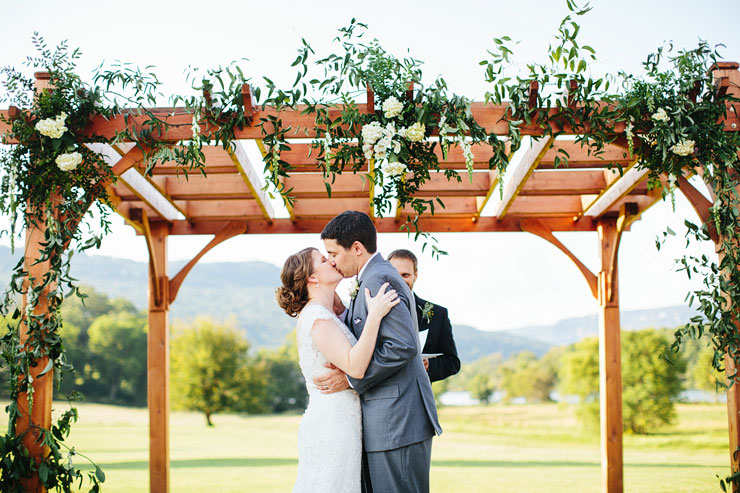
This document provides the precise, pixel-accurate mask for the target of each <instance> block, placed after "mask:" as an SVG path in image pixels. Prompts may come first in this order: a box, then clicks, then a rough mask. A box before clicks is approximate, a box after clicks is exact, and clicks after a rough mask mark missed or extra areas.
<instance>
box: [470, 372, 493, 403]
mask: <svg viewBox="0 0 740 493" xmlns="http://www.w3.org/2000/svg"><path fill="white" fill-rule="evenodd" d="M494 390H496V387H495V386H494V384H493V378H491V376H490V375H488V374H487V373H478V374H477V375H475V376H474V377H473V378H472V380H470V381H469V382H468V391H469V392H470V394H471V395H472V396H473V397H475V398H476V399H478V400H479V401H480V402H482V403H484V404H488V402H489V401H490V400H491V396H492V395H493V391H494Z"/></svg>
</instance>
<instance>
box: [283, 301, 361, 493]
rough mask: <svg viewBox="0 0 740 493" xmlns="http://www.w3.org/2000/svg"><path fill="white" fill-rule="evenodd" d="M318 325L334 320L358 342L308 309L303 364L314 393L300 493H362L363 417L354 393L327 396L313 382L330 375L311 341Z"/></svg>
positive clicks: (303, 429) (301, 338)
mask: <svg viewBox="0 0 740 493" xmlns="http://www.w3.org/2000/svg"><path fill="white" fill-rule="evenodd" d="M318 319H324V320H334V322H336V324H337V326H338V327H339V328H340V329H341V330H342V332H344V334H345V335H346V336H347V339H349V341H350V343H351V344H353V345H354V344H355V343H356V342H357V339H356V338H355V336H354V335H353V334H352V332H350V330H349V329H348V328H347V326H346V325H344V324H343V323H342V322H341V321H340V320H339V319H338V318H337V317H336V316H335V315H334V314H333V313H332V312H330V311H329V310H328V309H326V308H325V307H323V306H321V305H311V304H309V305H306V307H304V308H303V311H301V315H300V317H299V318H298V325H297V328H296V338H297V341H298V359H299V362H300V365H301V372H302V373H303V377H304V378H305V379H306V387H307V389H308V396H309V400H308V407H307V408H306V412H305V414H304V415H303V420H302V421H301V426H300V428H299V430H298V477H297V479H296V483H295V486H294V487H293V492H294V493H328V492H331V493H359V492H360V469H361V461H362V411H361V410H360V399H359V397H358V396H357V393H356V392H355V391H354V390H352V389H347V390H344V391H342V392H336V393H334V394H322V393H321V392H320V391H319V389H318V388H316V386H315V385H314V383H313V378H314V377H315V376H317V375H320V374H322V373H326V371H327V369H326V368H325V367H324V363H326V358H324V355H323V354H321V352H320V351H319V350H318V349H317V348H316V345H315V344H314V342H313V339H312V338H311V327H313V324H314V322H315V321H316V320H318Z"/></svg>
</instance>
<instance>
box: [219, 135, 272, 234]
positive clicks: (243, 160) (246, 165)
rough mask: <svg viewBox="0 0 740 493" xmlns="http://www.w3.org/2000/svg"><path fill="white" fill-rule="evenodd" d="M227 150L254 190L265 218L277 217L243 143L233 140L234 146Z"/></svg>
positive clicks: (268, 219) (245, 180)
mask: <svg viewBox="0 0 740 493" xmlns="http://www.w3.org/2000/svg"><path fill="white" fill-rule="evenodd" d="M226 151H227V152H228V153H229V156H230V157H231V160H232V161H233V162H234V166H236V169H238V170H239V174H240V175H241V176H242V178H243V179H244V183H246V184H247V187H249V191H250V192H252V196H253V197H254V199H255V200H256V201H257V203H258V204H259V207H260V209H262V213H263V214H264V216H265V219H266V220H267V221H272V220H273V219H274V218H275V211H274V210H273V209H272V204H271V203H270V201H269V199H268V198H267V195H266V194H265V192H264V190H262V185H261V184H260V179H259V177H258V176H257V172H256V171H255V170H254V168H253V167H252V163H251V161H250V160H249V157H248V156H247V153H246V152H245V151H244V148H243V147H242V145H241V143H239V142H238V141H235V142H233V143H232V147H229V149H227V150H226Z"/></svg>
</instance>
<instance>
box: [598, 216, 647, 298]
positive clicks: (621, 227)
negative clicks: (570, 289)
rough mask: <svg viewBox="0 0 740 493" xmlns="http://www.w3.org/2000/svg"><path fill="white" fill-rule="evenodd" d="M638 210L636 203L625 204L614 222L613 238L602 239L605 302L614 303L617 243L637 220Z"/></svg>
mask: <svg viewBox="0 0 740 493" xmlns="http://www.w3.org/2000/svg"><path fill="white" fill-rule="evenodd" d="M639 217H640V215H639V209H638V206H637V204H636V203H634V202H627V203H625V204H623V205H622V207H621V208H620V210H619V217H618V218H617V221H616V228H615V231H614V233H613V234H614V237H613V238H602V245H603V246H602V248H603V252H604V253H603V254H604V255H605V256H606V259H607V262H606V265H607V268H606V270H605V272H604V275H605V278H606V279H605V284H606V286H605V288H606V289H605V291H606V293H605V295H606V301H607V302H614V293H615V292H616V289H615V287H616V280H617V276H616V272H617V254H618V252H619V243H620V242H621V241H622V233H624V232H625V231H626V230H627V228H629V227H630V225H631V224H632V223H633V222H635V221H636V220H637V219H639Z"/></svg>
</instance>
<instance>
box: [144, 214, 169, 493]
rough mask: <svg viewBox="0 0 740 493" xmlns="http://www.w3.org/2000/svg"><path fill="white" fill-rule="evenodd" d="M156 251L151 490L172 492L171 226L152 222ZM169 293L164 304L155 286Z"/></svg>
mask: <svg viewBox="0 0 740 493" xmlns="http://www.w3.org/2000/svg"><path fill="white" fill-rule="evenodd" d="M151 232H152V236H151V240H152V247H153V250H154V256H153V258H150V265H152V264H151V262H157V266H156V267H157V271H158V272H159V273H160V278H155V277H154V276H153V275H151V273H152V272H153V270H154V269H150V276H149V316H148V322H149V330H148V332H147V403H148V407H149V491H150V492H152V493H168V492H169V490H170V423H169V421H170V343H169V303H168V302H167V300H168V299H169V294H167V293H166V287H167V283H166V282H163V281H165V280H166V279H167V225H166V224H162V223H152V225H151ZM157 284H158V285H159V287H160V288H162V289H164V290H165V293H163V294H164V296H163V297H162V299H161V303H159V304H158V303H157V302H156V300H155V296H154V292H155V285H157Z"/></svg>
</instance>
